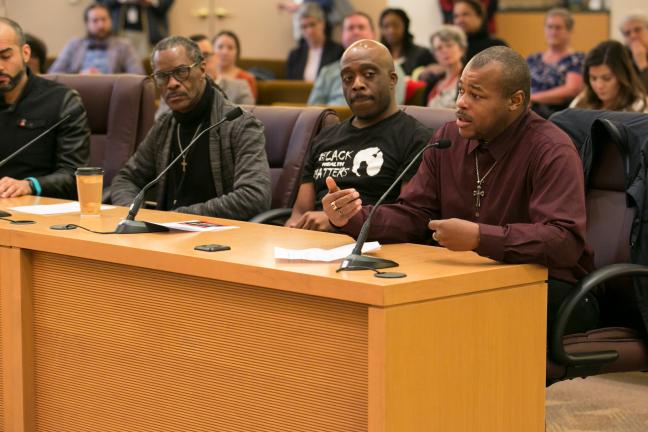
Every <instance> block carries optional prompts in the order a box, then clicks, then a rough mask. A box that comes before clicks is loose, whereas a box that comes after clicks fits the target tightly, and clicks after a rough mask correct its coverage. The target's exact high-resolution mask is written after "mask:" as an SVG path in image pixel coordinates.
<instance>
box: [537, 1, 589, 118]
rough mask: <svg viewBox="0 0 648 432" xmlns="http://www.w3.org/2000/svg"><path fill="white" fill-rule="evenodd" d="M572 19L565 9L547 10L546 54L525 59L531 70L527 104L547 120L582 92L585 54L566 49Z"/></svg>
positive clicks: (569, 37) (569, 38)
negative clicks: (529, 100)
mask: <svg viewBox="0 0 648 432" xmlns="http://www.w3.org/2000/svg"><path fill="white" fill-rule="evenodd" d="M573 28H574V19H573V18H572V16H571V14H570V13H569V11H567V9H551V10H550V11H549V12H547V16H546V18H545V24H544V32H545V40H546V42H547V48H548V49H547V51H545V52H541V53H537V54H532V55H530V56H529V57H527V64H528V65H529V70H530V71H531V103H532V106H533V109H534V111H535V112H537V113H538V114H540V115H541V116H542V117H544V118H548V117H549V116H550V115H551V114H552V113H553V112H555V111H559V110H561V109H564V108H566V107H567V106H568V105H569V103H570V102H571V101H572V99H574V97H576V95H578V93H579V92H580V91H581V90H582V89H583V75H582V74H583V60H584V59H585V53H583V52H581V51H574V50H572V49H571V48H570V46H569V43H570V41H571V34H572V29H573Z"/></svg>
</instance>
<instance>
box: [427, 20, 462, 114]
mask: <svg viewBox="0 0 648 432" xmlns="http://www.w3.org/2000/svg"><path fill="white" fill-rule="evenodd" d="M430 42H431V43H432V52H433V53H434V56H435V57H436V60H437V62H438V67H439V72H440V73H439V74H434V75H429V78H428V81H427V83H428V84H427V87H426V89H425V93H424V94H423V98H424V99H423V101H424V102H425V105H427V106H429V107H433V108H450V109H454V108H455V102H456V100H457V80H458V79H459V75H461V70H462V69H463V63H462V58H463V56H464V54H465V53H466V46H467V40H466V34H465V33H464V32H463V30H461V28H459V27H457V26H454V25H443V26H441V28H439V30H437V31H435V32H434V33H432V36H430Z"/></svg>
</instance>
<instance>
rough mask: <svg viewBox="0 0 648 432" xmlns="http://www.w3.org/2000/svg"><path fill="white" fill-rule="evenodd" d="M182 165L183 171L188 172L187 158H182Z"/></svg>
mask: <svg viewBox="0 0 648 432" xmlns="http://www.w3.org/2000/svg"><path fill="white" fill-rule="evenodd" d="M180 165H182V172H183V173H186V172H187V160H186V159H182V162H180Z"/></svg>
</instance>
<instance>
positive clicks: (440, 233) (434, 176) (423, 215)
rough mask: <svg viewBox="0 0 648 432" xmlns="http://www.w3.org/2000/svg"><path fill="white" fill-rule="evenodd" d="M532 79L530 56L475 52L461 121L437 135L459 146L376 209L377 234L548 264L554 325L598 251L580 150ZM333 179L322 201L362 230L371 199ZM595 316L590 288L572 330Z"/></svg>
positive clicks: (348, 229) (463, 81)
mask: <svg viewBox="0 0 648 432" xmlns="http://www.w3.org/2000/svg"><path fill="white" fill-rule="evenodd" d="M530 86H531V78H530V74H529V69H528V66H527V64H526V62H525V60H524V58H522V56H520V55H519V54H518V53H516V52H515V51H513V50H511V49H510V48H507V47H492V48H488V49H486V50H484V51H482V52H481V53H479V54H477V55H475V56H474V57H473V59H472V60H471V61H470V62H469V63H468V64H467V65H466V67H465V69H464V71H463V73H462V74H461V77H460V80H459V96H458V98H457V120H456V122H451V123H447V124H446V125H445V126H444V127H442V128H441V129H439V130H438V131H437V132H436V133H435V136H434V140H438V139H442V138H445V139H450V140H451V141H452V143H453V144H452V146H451V147H450V148H449V149H445V150H439V149H435V148H432V149H430V150H428V151H427V152H426V153H425V154H424V156H423V161H422V162H421V167H420V169H419V171H418V172H417V173H416V175H415V176H414V177H413V178H412V180H411V181H410V182H409V183H408V185H407V186H406V187H405V188H404V190H403V191H402V193H401V195H400V197H399V198H398V202H397V203H396V204H391V205H385V206H382V207H380V208H379V209H378V210H377V211H376V213H375V214H374V217H373V223H372V229H371V230H370V233H369V237H370V238H371V239H373V240H380V241H383V242H389V243H399V242H419V243H425V242H427V241H429V240H430V237H432V239H433V240H434V241H435V242H436V243H437V244H438V245H439V246H442V247H445V248H448V249H450V250H453V251H475V252H476V253H478V254H479V255H482V256H486V257H489V258H492V259H494V260H496V261H501V262H505V263H535V264H541V265H544V266H546V267H548V268H549V281H548V283H549V310H548V312H549V313H548V320H549V324H550V325H551V323H552V321H553V319H554V317H555V313H556V311H557V309H558V307H559V305H560V303H561V302H562V300H563V299H564V297H565V296H566V295H568V294H569V293H570V292H571V291H572V289H573V285H572V284H573V283H575V282H576V281H577V280H579V279H581V278H582V277H583V276H585V275H586V274H587V273H588V272H589V271H591V270H592V269H593V254H592V251H591V249H590V248H589V247H588V246H587V245H586V243H585V219H586V213H585V190H584V184H583V183H584V180H583V169H582V164H581V161H580V158H579V156H578V153H577V151H576V148H575V147H574V145H573V144H572V142H571V141H570V139H569V137H568V136H567V135H566V134H565V133H564V132H562V131H561V130H560V129H559V128H558V127H557V126H555V125H554V124H553V123H551V122H548V121H546V120H544V119H542V118H541V117H539V116H538V115H536V114H535V113H533V112H532V111H530V110H529V100H530ZM326 181H327V184H328V188H329V193H328V194H327V195H326V196H325V197H324V198H323V200H322V205H323V207H324V211H325V212H326V214H327V216H328V218H329V221H330V223H331V224H332V225H333V226H335V227H338V228H339V229H340V230H341V231H343V232H345V233H348V234H351V235H354V236H355V235H357V234H358V233H359V230H360V227H361V225H362V223H363V222H364V220H365V218H366V217H367V214H368V213H369V211H370V210H371V206H364V207H363V206H362V204H363V203H364V202H363V200H361V199H360V198H359V197H358V193H357V191H356V190H353V189H342V190H340V189H339V187H338V185H337V184H336V182H335V181H334V179H333V178H327V179H326ZM365 204H366V203H365ZM430 234H431V236H430ZM597 320H598V304H597V302H596V298H595V297H593V296H590V297H588V298H586V299H585V300H584V301H583V302H582V303H581V304H580V305H579V307H578V309H577V311H576V313H575V314H574V316H573V317H572V320H571V321H570V323H569V329H568V333H570V332H580V331H586V330H589V329H591V328H593V327H595V326H596V324H597Z"/></svg>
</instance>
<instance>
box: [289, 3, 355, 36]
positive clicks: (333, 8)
mask: <svg viewBox="0 0 648 432" xmlns="http://www.w3.org/2000/svg"><path fill="white" fill-rule="evenodd" d="M306 3H314V4H316V5H318V6H319V7H320V8H322V11H323V12H324V17H325V21H326V27H325V29H324V33H325V34H326V37H329V38H330V37H331V34H332V32H333V27H335V26H336V25H338V24H340V23H341V22H342V20H343V19H344V17H345V16H346V15H347V14H348V13H351V12H353V6H351V2H350V1H349V0H294V1H293V0H282V1H280V2H279V3H277V7H278V8H279V10H282V11H286V12H290V13H293V14H294V13H295V12H297V11H298V10H299V8H300V7H301V6H302V5H304V4H306ZM293 27H294V32H293V33H294V35H295V40H296V41H298V40H299V39H300V38H301V29H300V25H299V19H297V16H295V17H294V20H293Z"/></svg>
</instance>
